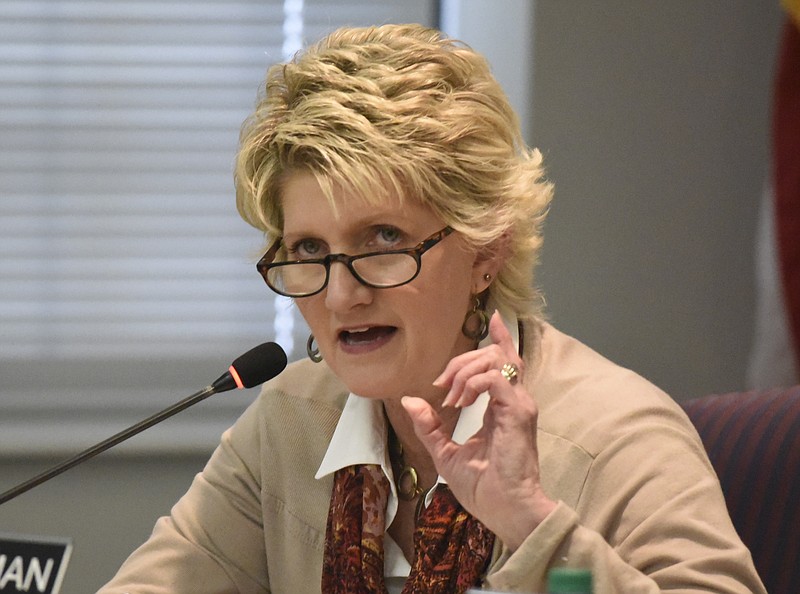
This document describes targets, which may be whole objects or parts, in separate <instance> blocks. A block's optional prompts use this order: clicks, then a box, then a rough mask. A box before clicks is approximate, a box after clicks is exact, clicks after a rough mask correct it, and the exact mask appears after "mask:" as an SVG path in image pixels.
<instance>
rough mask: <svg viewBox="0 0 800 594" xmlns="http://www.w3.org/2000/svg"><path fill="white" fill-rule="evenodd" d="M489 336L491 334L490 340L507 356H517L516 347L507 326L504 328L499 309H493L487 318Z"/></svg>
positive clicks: (514, 357)
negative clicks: (490, 315) (488, 318)
mask: <svg viewBox="0 0 800 594" xmlns="http://www.w3.org/2000/svg"><path fill="white" fill-rule="evenodd" d="M489 336H491V338H492V342H493V343H495V344H496V345H497V346H499V347H500V348H501V349H502V350H503V352H504V353H505V354H506V355H507V356H509V357H513V359H516V358H517V356H516V355H517V349H516V347H515V346H514V339H513V338H512V336H511V333H510V332H509V331H508V328H506V324H505V322H503V318H502V317H501V316H500V312H499V311H496V310H495V312H494V313H493V314H492V317H491V319H490V320H489Z"/></svg>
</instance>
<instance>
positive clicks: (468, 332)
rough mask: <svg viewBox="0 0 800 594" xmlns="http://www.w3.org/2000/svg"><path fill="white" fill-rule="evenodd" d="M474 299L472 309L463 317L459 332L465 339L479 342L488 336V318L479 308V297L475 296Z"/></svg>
mask: <svg viewBox="0 0 800 594" xmlns="http://www.w3.org/2000/svg"><path fill="white" fill-rule="evenodd" d="M474 299H475V303H473V305H472V309H471V310H469V311H468V312H467V315H466V316H464V323H463V324H461V332H462V333H463V334H464V336H466V337H467V338H471V339H472V340H477V341H478V342H480V341H481V340H483V339H484V338H486V336H487V335H488V334H489V316H487V315H486V310H484V309H483V308H482V307H481V300H480V297H478V296H477V295H475V296H474ZM476 326H477V327H476Z"/></svg>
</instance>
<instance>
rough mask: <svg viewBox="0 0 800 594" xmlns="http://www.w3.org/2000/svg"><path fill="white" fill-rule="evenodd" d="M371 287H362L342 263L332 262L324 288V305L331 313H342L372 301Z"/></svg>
mask: <svg viewBox="0 0 800 594" xmlns="http://www.w3.org/2000/svg"><path fill="white" fill-rule="evenodd" d="M372 291H373V289H372V288H371V287H367V286H366V285H362V284H361V282H359V280H358V279H357V278H356V277H355V276H353V273H352V272H350V269H349V268H347V265H346V264H344V263H342V262H332V263H331V268H330V273H329V277H328V286H327V287H325V305H326V306H327V307H328V309H329V310H331V311H336V312H344V311H348V310H350V309H352V308H353V307H355V306H357V305H364V304H366V303H370V302H371V301H372Z"/></svg>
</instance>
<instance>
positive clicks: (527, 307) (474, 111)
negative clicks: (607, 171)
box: [235, 25, 552, 318]
mask: <svg viewBox="0 0 800 594" xmlns="http://www.w3.org/2000/svg"><path fill="white" fill-rule="evenodd" d="M298 170H301V171H309V172H311V173H312V174H313V175H314V176H315V177H316V179H317V181H318V182H319V183H320V186H321V187H322V190H323V191H324V192H325V194H326V195H327V196H328V197H329V199H330V200H331V201H332V204H334V207H335V203H334V199H333V188H334V187H342V188H346V189H348V190H349V191H351V192H352V193H354V194H355V195H357V196H359V197H361V198H363V199H364V200H365V201H367V202H377V201H380V200H383V199H385V198H386V197H387V196H388V195H397V196H399V197H400V199H401V200H404V199H411V200H418V201H419V202H421V203H422V204H424V205H427V206H429V207H430V208H432V210H433V211H434V212H435V213H436V214H437V215H438V216H439V217H441V219H442V220H443V221H444V223H445V224H447V225H450V226H451V227H453V229H455V230H456V231H458V232H459V233H461V234H462V235H463V236H464V237H465V238H466V240H467V241H468V242H470V244H471V245H472V246H473V247H474V248H475V249H477V250H486V249H492V248H493V247H496V246H497V245H500V244H501V243H502V244H503V245H504V251H505V252H506V253H507V260H506V263H505V265H504V267H503V268H502V270H501V271H500V272H499V274H498V276H497V278H496V279H495V280H494V282H492V284H491V285H490V287H489V293H490V295H489V296H490V297H491V298H492V299H493V301H494V303H496V304H497V305H498V307H501V308H510V309H511V310H512V311H514V312H515V313H516V314H517V315H518V316H519V317H521V318H532V317H536V316H538V315H540V313H541V312H540V306H541V302H542V299H541V296H540V295H539V293H538V290H537V289H536V287H535V286H534V284H533V271H534V267H535V264H536V262H537V259H538V253H539V249H540V247H541V244H542V235H541V228H542V224H543V221H544V218H545V216H546V212H547V208H548V204H549V202H550V198H551V195H552V188H551V186H550V184H549V183H547V182H545V181H543V180H542V168H541V154H540V153H539V152H538V151H537V150H532V149H529V148H528V147H526V146H525V144H524V142H523V140H522V136H521V133H520V128H519V121H518V119H517V116H516V114H515V113H514V111H513V109H512V108H511V106H510V104H509V102H508V99H507V98H506V96H505V93H504V92H503V90H502V89H501V87H500V85H499V84H498V83H497V81H496V80H495V79H494V77H493V76H492V74H491V72H490V68H489V65H488V63H487V62H486V60H485V59H484V58H483V57H482V56H481V55H479V54H477V53H476V52H474V51H473V50H471V49H470V48H468V47H466V46H465V45H464V44H461V43H459V42H457V41H454V40H451V39H448V38H446V37H444V35H443V34H442V33H440V32H439V31H436V30H434V29H429V28H426V27H423V26H420V25H384V26H380V27H369V28H343V29H339V30H337V31H335V32H333V33H331V34H330V35H328V36H327V37H326V38H324V39H323V40H322V41H320V42H318V43H317V44H315V45H313V46H312V47H310V48H309V49H308V50H307V51H305V52H303V53H301V54H298V55H297V56H295V58H294V59H293V60H292V61H291V62H289V63H286V64H278V65H275V66H273V67H272V68H270V70H269V72H268V74H267V80H266V85H265V88H264V90H263V93H262V95H261V96H260V98H259V101H258V102H257V105H256V109H255V111H254V113H253V114H252V115H251V116H250V117H249V118H248V119H247V120H246V121H245V123H244V124H243V126H242V132H241V136H240V149H239V153H238V155H237V160H236V172H235V182H236V201H237V207H238V209H239V212H240V213H241V215H242V217H243V218H244V219H245V220H246V221H247V222H248V223H250V224H251V225H253V226H254V227H257V228H259V229H261V230H263V231H264V232H265V233H266V235H267V236H268V238H270V237H277V236H280V234H281V232H282V226H283V218H282V211H281V200H280V194H281V182H282V180H283V179H284V178H285V176H286V174H287V173H290V172H292V171H298Z"/></svg>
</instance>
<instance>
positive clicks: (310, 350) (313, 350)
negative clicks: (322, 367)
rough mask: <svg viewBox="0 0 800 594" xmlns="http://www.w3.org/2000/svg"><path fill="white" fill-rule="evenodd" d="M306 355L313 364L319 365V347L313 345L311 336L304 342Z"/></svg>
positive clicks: (312, 336) (320, 356)
mask: <svg viewBox="0 0 800 594" xmlns="http://www.w3.org/2000/svg"><path fill="white" fill-rule="evenodd" d="M306 354H307V355H308V358H309V359H311V360H312V361H313V362H314V363H319V362H320V361H322V355H321V354H320V352H319V347H318V346H317V345H315V344H314V335H313V334H309V335H308V340H307V341H306Z"/></svg>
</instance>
